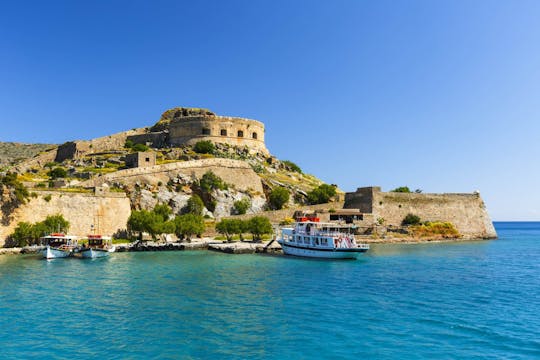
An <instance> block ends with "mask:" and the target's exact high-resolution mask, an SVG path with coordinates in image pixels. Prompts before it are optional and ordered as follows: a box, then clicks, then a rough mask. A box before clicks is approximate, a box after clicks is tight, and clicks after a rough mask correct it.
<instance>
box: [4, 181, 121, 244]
mask: <svg viewBox="0 0 540 360" xmlns="http://www.w3.org/2000/svg"><path fill="white" fill-rule="evenodd" d="M37 193H38V197H37V198H31V199H30V200H29V202H28V203H27V204H26V205H22V206H21V207H19V208H17V209H16V210H15V212H14V214H13V220H12V221H11V223H10V224H9V225H7V226H4V225H0V246H2V245H3V244H4V243H5V240H6V238H7V237H8V236H9V235H10V234H11V233H13V229H14V228H15V227H16V226H17V224H18V223H19V222H21V221H27V222H31V223H34V222H38V221H42V220H44V219H45V218H46V217H47V216H49V215H56V214H61V215H63V216H64V218H65V219H66V220H68V221H69V222H70V225H71V226H70V230H69V234H72V235H76V236H86V235H88V234H89V233H90V229H91V225H94V226H95V228H96V231H99V232H100V233H101V234H103V235H109V236H110V235H113V234H114V233H116V232H118V231H120V230H124V229H126V224H127V220H128V218H129V215H130V214H131V205H130V202H129V199H128V198H127V197H126V196H125V194H123V193H108V194H106V195H101V196H96V195H94V194H86V193H69V192H60V191H39V192H37ZM48 195H50V200H49V201H46V200H45V197H47V196H48ZM98 225H99V226H98Z"/></svg>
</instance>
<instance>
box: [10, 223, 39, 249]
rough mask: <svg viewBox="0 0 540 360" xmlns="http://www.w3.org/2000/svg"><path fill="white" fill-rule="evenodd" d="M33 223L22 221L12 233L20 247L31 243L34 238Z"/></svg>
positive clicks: (12, 237)
mask: <svg viewBox="0 0 540 360" xmlns="http://www.w3.org/2000/svg"><path fill="white" fill-rule="evenodd" d="M33 227H34V226H33V225H32V224H31V223H29V222H24V221H23V222H20V223H19V224H17V227H16V228H15V230H14V231H13V234H11V236H10V237H11V239H12V240H14V241H15V242H16V243H17V245H18V246H19V247H23V246H26V245H29V244H31V243H32V242H33V240H34V232H33Z"/></svg>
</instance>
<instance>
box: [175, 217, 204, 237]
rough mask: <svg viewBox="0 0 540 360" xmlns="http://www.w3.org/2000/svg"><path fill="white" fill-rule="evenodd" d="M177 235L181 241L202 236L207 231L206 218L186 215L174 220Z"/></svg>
mask: <svg viewBox="0 0 540 360" xmlns="http://www.w3.org/2000/svg"><path fill="white" fill-rule="evenodd" d="M174 224H175V233H176V236H178V238H179V239H188V240H189V239H191V237H192V236H193V235H198V236H200V235H201V234H202V233H203V232H204V229H205V224H204V218H203V217H202V216H200V215H195V214H185V215H180V216H177V217H176V218H175V219H174Z"/></svg>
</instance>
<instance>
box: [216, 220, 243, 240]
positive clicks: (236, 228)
mask: <svg viewBox="0 0 540 360" xmlns="http://www.w3.org/2000/svg"><path fill="white" fill-rule="evenodd" d="M242 223H243V221H242V220H238V219H223V220H221V221H220V222H218V223H217V224H216V231H217V232H218V233H220V234H222V235H225V237H226V238H227V241H228V242H231V241H232V239H233V235H234V234H238V233H241V232H242Z"/></svg>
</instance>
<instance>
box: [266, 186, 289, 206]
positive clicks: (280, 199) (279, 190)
mask: <svg viewBox="0 0 540 360" xmlns="http://www.w3.org/2000/svg"><path fill="white" fill-rule="evenodd" d="M289 198H290V194H289V191H288V190H287V189H285V188H284V187H276V188H274V189H272V192H271V193H270V196H269V197H268V201H269V203H270V206H271V207H272V208H273V209H275V210H280V209H282V208H283V205H285V204H286V203H287V202H288V201H289Z"/></svg>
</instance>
